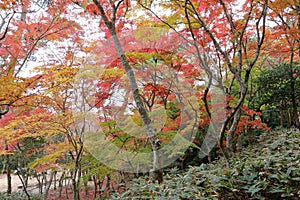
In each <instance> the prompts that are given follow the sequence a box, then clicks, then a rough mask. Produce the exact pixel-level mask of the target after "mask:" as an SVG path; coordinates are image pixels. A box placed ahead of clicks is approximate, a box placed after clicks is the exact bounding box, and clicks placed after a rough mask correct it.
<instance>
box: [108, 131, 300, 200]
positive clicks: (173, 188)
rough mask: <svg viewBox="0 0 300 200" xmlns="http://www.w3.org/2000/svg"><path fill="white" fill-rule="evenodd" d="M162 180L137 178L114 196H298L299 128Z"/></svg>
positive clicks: (274, 134) (265, 136)
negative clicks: (226, 160)
mask: <svg viewBox="0 0 300 200" xmlns="http://www.w3.org/2000/svg"><path fill="white" fill-rule="evenodd" d="M164 178H165V181H164V183H163V184H161V185H158V184H155V183H150V182H149V181H147V177H143V178H140V179H137V180H134V182H133V184H132V185H131V186H130V188H127V190H126V192H125V193H123V194H113V195H112V197H111V198H113V199H224V200H229V199H243V200H246V199H270V200H271V199H272V200H273V199H276V200H277V199H300V132H299V131H298V132H288V131H285V132H280V131H278V132H271V133H264V134H263V135H262V136H261V137H260V139H259V140H258V142H257V143H256V145H253V146H251V147H248V148H247V149H244V150H243V152H242V153H240V154H239V155H236V156H235V157H234V158H232V159H231V160H230V164H228V163H227V162H225V160H224V159H220V160H218V161H216V162H215V163H213V164H205V165H204V164H203V165H201V166H199V167H191V168H189V169H188V170H187V171H185V172H179V171H177V170H176V169H173V170H171V171H170V172H169V173H167V174H166V175H165V177H164Z"/></svg>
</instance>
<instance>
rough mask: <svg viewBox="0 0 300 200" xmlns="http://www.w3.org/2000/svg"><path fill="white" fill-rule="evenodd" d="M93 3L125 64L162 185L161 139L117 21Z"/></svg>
mask: <svg viewBox="0 0 300 200" xmlns="http://www.w3.org/2000/svg"><path fill="white" fill-rule="evenodd" d="M93 2H94V3H95V4H96V6H97V8H98V10H99V11H100V15H101V17H102V19H103V21H104V23H105V25H106V27H107V28H108V29H109V31H110V33H111V35H112V39H113V42H114V44H115V48H116V51H117V53H118V55H119V58H120V60H121V62H122V64H123V67H124V69H125V72H126V75H127V77H128V80H129V83H130V90H131V92H132V95H133V98H134V101H135V103H136V106H137V109H138V111H139V114H140V116H141V118H142V121H143V123H144V127H145V129H146V133H147V136H148V138H149V139H150V141H151V145H152V151H153V173H152V176H153V179H154V181H158V182H159V183H161V182H162V181H163V173H162V165H161V155H160V154H161V153H160V149H161V142H160V140H159V138H158V137H157V134H156V131H155V129H154V127H153V125H152V122H151V119H150V118H149V116H148V113H147V111H146V109H145V107H144V104H143V101H142V98H141V97H140V94H139V91H138V86H137V82H136V79H135V75H134V73H133V70H132V68H131V66H130V65H129V62H128V60H127V58H126V56H125V53H124V51H123V48H122V45H121V43H120V40H119V38H118V36H117V33H116V29H115V21H114V20H111V21H110V20H109V18H108V17H107V15H106V13H105V11H104V8H103V6H102V5H101V3H100V2H99V1H98V0H93ZM111 6H112V7H113V8H115V6H114V5H113V3H112V5H111ZM112 12H113V13H114V14H115V15H114V16H113V18H114V19H115V17H116V12H117V10H113V11H112Z"/></svg>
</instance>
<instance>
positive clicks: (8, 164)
mask: <svg viewBox="0 0 300 200" xmlns="http://www.w3.org/2000/svg"><path fill="white" fill-rule="evenodd" d="M6 149H7V150H8V146H7V145H6ZM10 167H11V166H10V155H9V154H7V155H6V173H7V194H9V195H10V194H11V168H10Z"/></svg>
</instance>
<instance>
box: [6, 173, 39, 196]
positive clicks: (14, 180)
mask: <svg viewBox="0 0 300 200" xmlns="http://www.w3.org/2000/svg"><path fill="white" fill-rule="evenodd" d="M28 184H29V187H30V186H34V185H37V184H38V182H37V180H36V179H35V178H29V180H28ZM18 185H22V182H21V181H20V179H19V177H18V176H17V175H14V174H12V175H11V190H12V192H17V191H20V190H22V189H18ZM6 191H7V175H6V174H0V192H6Z"/></svg>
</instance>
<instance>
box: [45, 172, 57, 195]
mask: <svg viewBox="0 0 300 200" xmlns="http://www.w3.org/2000/svg"><path fill="white" fill-rule="evenodd" d="M54 176H55V172H51V175H50V179H49V181H45V193H44V199H45V200H47V197H48V193H49V190H50V187H51V184H52V181H53V177H54Z"/></svg>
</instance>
